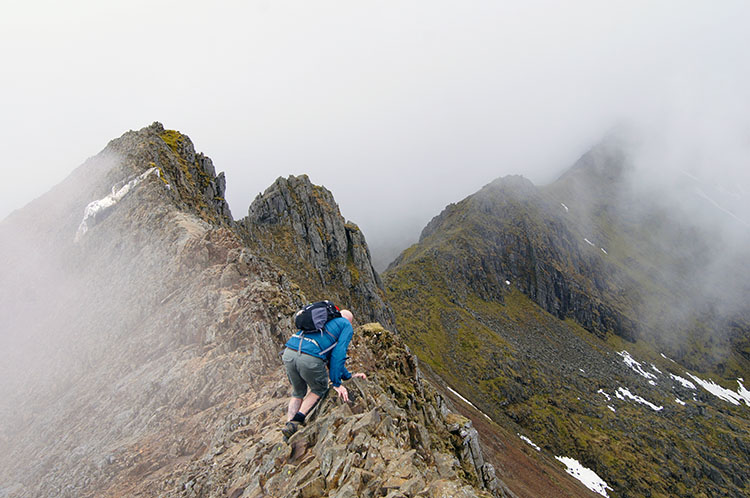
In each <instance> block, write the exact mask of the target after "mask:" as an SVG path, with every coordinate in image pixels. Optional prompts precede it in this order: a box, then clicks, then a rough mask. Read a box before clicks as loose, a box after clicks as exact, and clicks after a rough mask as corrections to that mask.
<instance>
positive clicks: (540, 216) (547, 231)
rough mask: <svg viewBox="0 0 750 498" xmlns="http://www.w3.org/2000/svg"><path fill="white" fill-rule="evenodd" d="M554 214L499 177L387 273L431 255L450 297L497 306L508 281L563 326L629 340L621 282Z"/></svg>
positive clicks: (518, 182)
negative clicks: (570, 323) (569, 323)
mask: <svg viewBox="0 0 750 498" xmlns="http://www.w3.org/2000/svg"><path fill="white" fill-rule="evenodd" d="M560 211H561V208H560V205H559V203H557V205H555V203H553V202H552V201H550V200H549V199H548V198H546V197H545V196H544V195H543V194H542V193H541V192H540V191H539V190H538V189H536V187H534V186H533V185H532V184H531V182H529V181H528V180H526V179H524V178H523V177H506V178H502V179H499V180H496V181H494V182H492V183H491V184H489V185H487V186H486V187H484V188H483V189H482V190H480V191H479V192H477V193H476V194H474V195H472V196H470V197H468V198H467V199H465V200H463V201H461V202H460V203H458V204H455V205H451V206H449V207H448V208H446V209H445V211H443V212H442V213H441V214H440V215H439V216H437V217H436V218H435V219H433V220H432V221H431V222H430V223H429V224H428V225H427V227H425V229H424V231H423V232H422V235H421V237H420V241H419V244H418V245H417V246H416V247H414V248H413V249H412V250H410V251H407V252H405V253H404V254H403V255H402V256H401V257H400V258H399V259H397V260H396V261H395V262H394V263H393V265H392V266H393V267H396V266H399V265H402V264H403V263H408V261H414V260H416V259H418V258H422V257H425V255H428V254H429V256H426V257H435V258H437V259H439V261H440V263H439V264H440V266H442V267H444V268H445V272H446V278H447V279H448V280H449V281H451V282H454V284H453V285H451V286H450V289H451V290H450V292H452V293H455V294H460V295H462V296H466V295H467V294H469V293H471V294H476V295H478V296H480V297H482V298H483V299H487V300H491V301H498V302H503V296H504V294H505V293H507V292H508V291H509V290H510V287H509V285H508V284H506V283H505V282H506V281H510V282H512V287H514V288H517V289H519V290H521V291H522V292H523V293H524V294H526V295H528V296H529V297H530V298H531V299H532V300H533V301H534V302H536V303H537V304H539V305H540V306H541V307H543V308H544V309H545V310H547V311H548V312H549V313H552V314H554V315H555V316H557V317H559V318H561V319H565V318H573V319H574V320H576V321H577V322H578V323H580V324H581V325H583V326H584V327H585V328H586V329H587V330H589V331H591V332H593V333H595V334H597V335H599V336H600V337H604V336H606V334H607V333H608V332H613V333H615V334H617V335H619V336H621V337H624V338H626V339H628V340H634V339H635V338H636V337H637V336H638V329H639V324H638V323H637V322H636V321H635V320H632V319H631V318H630V317H629V316H628V315H629V314H633V313H634V311H633V308H632V306H623V305H622V304H621V301H622V298H620V299H618V297H620V296H621V295H622V294H623V293H624V290H625V289H624V288H623V287H622V286H621V284H622V281H615V280H613V279H609V278H607V275H611V274H613V273H615V271H614V269H613V268H612V266H611V265H608V264H607V262H606V260H604V259H602V258H600V257H599V255H598V254H597V253H596V252H593V251H589V250H587V249H588V248H589V247H588V244H586V243H585V242H584V240H583V239H579V238H578V237H577V234H576V233H574V232H573V230H572V229H571V228H570V227H569V224H568V223H567V222H566V221H565V219H564V218H563V215H562V213H561V212H560ZM629 287H630V288H633V287H634V286H633V285H629ZM627 299H630V300H633V299H637V295H636V294H635V293H630V295H628V296H627Z"/></svg>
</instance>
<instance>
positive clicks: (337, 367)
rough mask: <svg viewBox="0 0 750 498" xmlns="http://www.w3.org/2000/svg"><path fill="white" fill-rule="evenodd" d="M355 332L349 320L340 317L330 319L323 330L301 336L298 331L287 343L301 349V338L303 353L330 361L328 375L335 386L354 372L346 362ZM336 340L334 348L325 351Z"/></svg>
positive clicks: (289, 346) (290, 347)
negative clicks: (351, 371)
mask: <svg viewBox="0 0 750 498" xmlns="http://www.w3.org/2000/svg"><path fill="white" fill-rule="evenodd" d="M326 332H328V333H326ZM353 334H354V330H353V329H352V324H351V323H349V320H347V319H346V318H344V317H339V318H334V319H333V320H329V321H328V322H327V323H326V326H325V331H323V332H313V333H310V332H307V333H306V334H304V336H302V338H300V335H301V334H300V333H299V331H298V332H297V333H296V334H294V335H293V336H292V337H291V339H289V340H288V341H287V342H286V344H285V345H286V347H288V348H289V349H293V350H294V351H297V350H299V349H300V340H301V341H302V352H303V353H305V354H309V355H311V356H317V357H318V358H322V359H324V360H326V361H327V362H328V375H329V377H330V378H331V383H332V384H333V385H334V386H335V387H339V386H340V385H341V381H342V380H348V379H351V378H352V374H350V373H349V371H348V370H347V369H346V366H345V365H344V363H345V362H346V351H347V350H348V349H349V342H351V340H352V335H353ZM336 341H338V343H337V344H336V346H334V347H333V349H330V350H329V351H327V352H324V351H326V350H327V349H328V348H330V347H331V346H332V345H333V343H334V342H336ZM322 352H323V353H322Z"/></svg>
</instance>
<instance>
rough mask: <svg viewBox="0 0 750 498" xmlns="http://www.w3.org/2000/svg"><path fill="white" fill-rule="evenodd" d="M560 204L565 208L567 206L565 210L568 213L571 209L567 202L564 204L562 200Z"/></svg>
mask: <svg viewBox="0 0 750 498" xmlns="http://www.w3.org/2000/svg"><path fill="white" fill-rule="evenodd" d="M560 205H561V206H562V207H564V208H565V212H566V213H567V212H568V211H570V209H568V206H566V205H565V204H563V203H562V202H561V203H560Z"/></svg>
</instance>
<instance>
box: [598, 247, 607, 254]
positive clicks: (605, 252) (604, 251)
mask: <svg viewBox="0 0 750 498" xmlns="http://www.w3.org/2000/svg"><path fill="white" fill-rule="evenodd" d="M599 249H601V250H602V252H603V253H604V254H609V253H608V252H607V251H606V250H605V249H604V248H603V247H600V248H599Z"/></svg>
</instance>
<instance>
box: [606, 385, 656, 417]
mask: <svg viewBox="0 0 750 498" xmlns="http://www.w3.org/2000/svg"><path fill="white" fill-rule="evenodd" d="M615 394H617V397H618V398H620V399H621V400H623V401H624V400H625V398H629V399H632V400H633V401H635V402H637V403H641V404H643V405H646V406H648V407H649V408H651V409H652V410H654V411H655V412H658V411H661V410H663V409H664V407H663V406H656V405H655V404H653V403H651V402H650V401H646V400H645V399H643V398H641V397H640V396H637V395H635V394H633V393H631V392H630V391H629V390H628V389H626V388H624V387H618V388H617V392H616V393H615Z"/></svg>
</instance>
